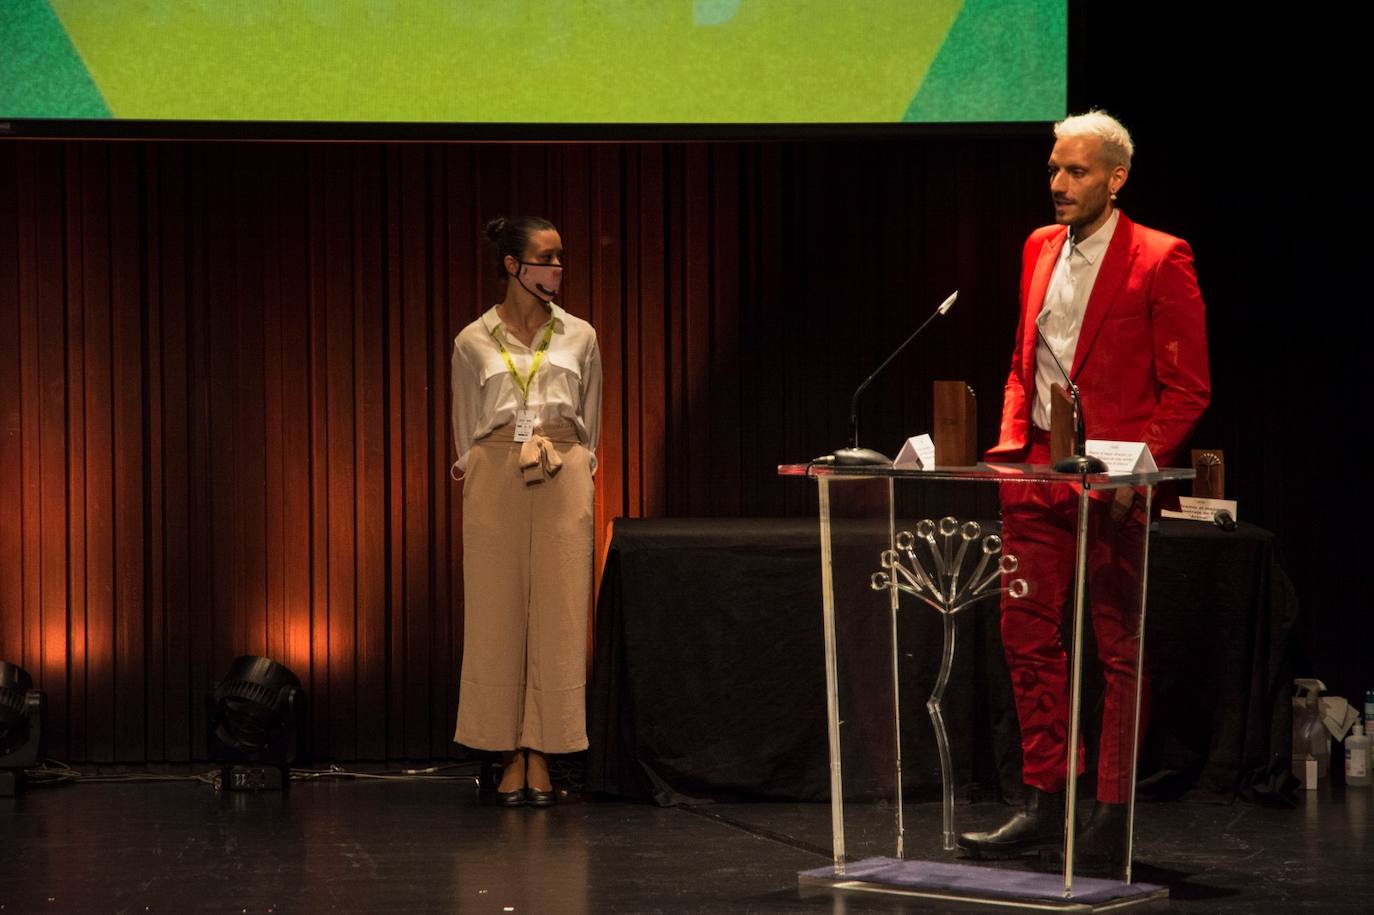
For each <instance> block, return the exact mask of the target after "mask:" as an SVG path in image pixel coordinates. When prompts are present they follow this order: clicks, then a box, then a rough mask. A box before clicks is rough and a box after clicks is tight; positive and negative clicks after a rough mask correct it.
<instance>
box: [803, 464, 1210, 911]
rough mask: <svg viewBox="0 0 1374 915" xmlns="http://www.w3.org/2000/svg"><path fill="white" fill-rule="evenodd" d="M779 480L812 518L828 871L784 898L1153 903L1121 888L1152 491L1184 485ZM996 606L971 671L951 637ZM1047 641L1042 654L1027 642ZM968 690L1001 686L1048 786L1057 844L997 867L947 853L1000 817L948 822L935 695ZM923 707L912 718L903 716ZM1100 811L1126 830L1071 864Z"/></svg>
mask: <svg viewBox="0 0 1374 915" xmlns="http://www.w3.org/2000/svg"><path fill="white" fill-rule="evenodd" d="M778 472H779V474H780V475H783V476H796V477H807V478H810V479H811V480H813V481H814V483H815V485H816V489H817V495H818V502H819V516H820V545H821V555H820V562H821V569H820V571H821V597H822V604H821V607H822V614H823V620H824V641H825V676H826V712H827V721H828V731H829V752H830V797H831V832H832V842H833V846H832V847H833V864H832V865H831V866H830V867H826V868H820V869H817V870H812V871H806V872H803V873H802V874H801V875H800V882H801V884H802V885H803V886H812V887H815V886H822V887H829V888H831V889H842V890H863V891H868V892H886V893H894V894H899V895H902V896H908V897H910V896H916V897H927V898H935V899H943V900H947V901H949V900H963V901H969V902H980V903H991V904H996V905H1004V906H1009V907H1015V908H1041V909H1043V908H1053V909H1061V910H1066V911H1095V910H1105V909H1107V908H1120V907H1123V906H1129V905H1132V904H1135V903H1143V902H1148V901H1151V900H1156V899H1160V898H1163V897H1167V895H1168V891H1167V889H1165V888H1163V887H1158V886H1152V885H1148V884H1136V883H1133V882H1132V874H1131V851H1132V848H1133V836H1134V823H1135V803H1134V790H1133V786H1134V783H1135V774H1136V760H1137V753H1138V747H1139V743H1140V737H1141V733H1140V731H1141V723H1142V719H1143V718H1144V716H1145V712H1146V709H1145V706H1146V704H1147V703H1148V687H1147V685H1146V678H1145V677H1143V676H1141V675H1140V673H1141V672H1142V671H1144V670H1145V669H1146V668H1145V666H1144V663H1145V645H1144V632H1145V594H1146V585H1147V581H1146V567H1147V560H1148V554H1149V518H1150V509H1151V503H1152V501H1153V499H1154V491H1155V486H1156V485H1157V484H1158V483H1160V482H1163V481H1168V480H1186V479H1191V478H1192V477H1193V476H1194V472H1193V471H1192V470H1163V471H1156V472H1151V473H1137V474H1116V475H1112V474H1088V475H1085V476H1079V475H1075V474H1060V473H1055V472H1053V471H1052V470H1050V469H1049V468H1048V467H1040V466H1029V465H999V464H979V465H976V466H972V467H958V468H937V469H933V470H897V469H893V468H889V467H881V466H880V467H828V466H817V465H813V464H788V465H782V466H780V467H779V468H778ZM1018 554H1020V555H1018ZM1004 601H1006V602H1010V603H1011V604H1012V605H1014V607H1015V609H1014V610H1013V611H1012V617H1011V621H1012V623H1013V628H1012V631H1011V633H1010V638H1009V639H1008V642H1010V643H1014V644H1016V645H1017V646H1018V648H1017V651H1016V661H1015V663H1014V664H1011V662H1007V663H1008V664H1010V667H1005V666H1004V667H1002V668H1001V669H1000V670H996V671H986V670H984V671H978V670H976V669H975V668H976V665H974V664H973V663H972V659H968V658H964V657H962V656H961V655H960V654H959V653H958V652H957V651H956V647H957V645H956V643H957V642H958V641H959V634H960V633H961V632H965V633H970V632H972V631H973V630H972V629H971V628H970V626H969V623H970V622H971V621H972V619H973V617H974V615H975V614H992V615H993V619H997V618H998V616H997V615H998V614H999V612H1000V610H999V608H1000V606H1001V605H1002V604H1003V602H1004ZM1007 623H1008V621H1007V620H1006V619H1002V626H1003V635H1007V632H1008V630H1007V628H1006V626H1007ZM1027 632H1028V633H1033V634H1036V635H1037V636H1044V635H1045V634H1046V633H1047V632H1048V633H1050V634H1051V637H1049V638H1047V639H1040V638H1023V637H1022V636H1023V633H1027ZM1089 640H1091V647H1090V645H1089ZM1044 641H1049V642H1051V643H1053V644H1052V645H1051V646H1050V647H1049V648H1048V649H1044V648H1043V646H1042V647H1040V648H1036V647H1028V645H1041V643H1042V642H1044ZM1059 645H1062V647H1063V654H1064V662H1065V663H1064V664H1063V665H1062V666H1059V665H1057V664H1056V663H1054V657H1053V655H1054V652H1055V651H1057V650H1058V646H1059ZM1047 654H1048V655H1049V663H1046V655H1047ZM1055 670H1062V671H1063V676H1059V675H1057V674H1055ZM973 676H981V677H986V678H987V679H988V681H989V683H991V682H992V681H993V680H995V679H996V677H998V676H1000V677H1001V678H1003V679H1002V683H1003V684H1008V683H1009V684H1010V685H1011V692H1012V695H1013V696H1014V697H1015V701H1016V702H1017V703H1018V704H1021V705H1022V708H1021V710H1022V717H1023V718H1025V717H1026V716H1027V715H1029V716H1030V717H1029V718H1028V720H1030V721H1033V722H1035V724H1034V727H1033V728H1031V729H1028V730H1030V731H1032V732H1033V736H1032V740H1031V742H1032V745H1033V746H1034V747H1035V748H1036V749H1035V753H1034V757H1035V761H1036V765H1038V766H1039V767H1040V768H1041V769H1042V770H1044V771H1051V772H1053V773H1055V775H1054V778H1059V777H1060V776H1059V774H1058V773H1060V772H1062V773H1063V775H1062V780H1063V782H1064V797H1065V815H1064V838H1063V844H1062V847H1059V846H1058V845H1057V844H1056V845H1055V847H1053V848H1050V849H1040V850H1037V852H1036V853H1035V854H1034V855H1033V856H1029V857H1027V856H1011V857H1010V858H1008V859H1007V860H986V859H984V858H981V857H975V858H970V857H969V856H968V852H967V851H965V850H961V849H959V848H958V846H957V844H956V838H957V836H958V834H959V833H961V832H967V831H974V830H987V829H992V828H995V827H996V826H997V825H999V824H1000V822H1001V821H1003V820H1005V819H1006V818H1007V817H1009V816H1010V815H1011V813H1013V812H1014V809H1013V808H1010V807H1002V808H1001V809H998V810H995V811H988V810H986V809H984V810H982V811H981V812H980V813H979V814H978V815H977V816H973V817H972V820H973V821H970V822H956V807H955V803H954V800H955V794H956V790H957V789H958V787H959V786H961V785H966V784H969V783H971V782H972V781H973V777H972V772H971V762H972V760H971V759H970V758H969V757H970V750H969V746H970V745H971V744H972V741H971V740H970V739H969V735H967V734H964V735H962V736H963V737H964V738H965V739H963V740H956V741H954V742H951V740H950V736H949V733H948V732H947V719H946V716H947V714H948V712H949V710H948V709H947V708H946V707H945V699H946V690H947V687H948V686H949V685H950V683H951V680H952V679H953V681H954V682H955V683H956V684H959V683H960V679H961V678H968V677H973ZM1085 688H1086V692H1085ZM1003 689H1005V686H1003ZM964 692H965V693H967V692H968V690H965V691H964ZM922 701H923V702H924V704H925V707H926V713H927V715H926V716H912V715H910V713H909V709H910V708H911V707H913V706H914V705H915V704H917V703H918V702H922ZM964 704H965V705H967V704H968V703H967V701H965V703H964ZM956 712H957V713H956V715H955V718H956V719H959V720H962V721H963V722H965V724H967V723H969V722H972V721H976V720H977V718H978V711H977V710H976V709H974V710H970V709H968V708H961V709H958V710H956ZM920 718H928V721H923V720H918V719H920ZM1104 734H1105V735H1106V737H1105V739H1104V737H1103V735H1104ZM958 736H960V735H959V733H958V732H957V731H956V737H958ZM1069 747H1078V753H1070V752H1068V749H1067V748H1069ZM1056 748H1057V750H1056ZM1056 752H1057V754H1058V756H1055V753H1056ZM1047 753H1048V756H1047ZM1047 759H1049V760H1050V762H1047V761H1046V760H1047ZM1075 762H1076V764H1075ZM1061 766H1062V768H1060V767H1061ZM1027 771H1029V767H1028V769H1027ZM937 783H938V786H939V795H940V799H941V818H940V824H939V828H938V829H934V828H923V829H922V830H919V831H917V830H912V831H909V830H908V828H907V827H908V824H907V810H906V807H907V804H908V801H909V800H910V798H911V797H912V796H913V795H921V791H920V788H919V786H920V785H922V784H924V785H928V786H933V785H935V784H937ZM932 790H933V788H932ZM1090 794H1091V795H1092V804H1091V805H1090V804H1089V797H1088V795H1090ZM921 796H924V795H921ZM1102 798H1105V799H1106V800H1107V801H1108V802H1109V803H1120V804H1123V805H1124V809H1125V828H1124V834H1120V832H1119V830H1118V831H1117V832H1116V833H1107V834H1114V835H1120V844H1119V845H1118V844H1115V843H1110V842H1109V843H1108V844H1107V846H1106V848H1105V849H1104V846H1103V844H1102V843H1101V842H1100V841H1092V842H1090V843H1089V845H1087V846H1084V848H1083V849H1082V850H1081V854H1078V852H1080V849H1078V848H1077V847H1076V842H1077V838H1078V836H1079V834H1080V833H1081V832H1082V831H1083V829H1084V826H1083V817H1084V816H1085V815H1089V812H1090V807H1091V806H1093V805H1096V803H1097V801H1098V799H1102ZM985 806H986V805H985ZM1104 809H1107V810H1110V809H1112V808H1104ZM1120 809H1121V808H1120V807H1117V808H1115V810H1116V811H1120ZM964 812H966V813H967V812H968V809H967V808H965V809H964ZM979 816H981V819H978V817H979ZM990 817H991V819H990ZM1092 838H1093V839H1097V838H1099V837H1098V836H1094V837H1092Z"/></svg>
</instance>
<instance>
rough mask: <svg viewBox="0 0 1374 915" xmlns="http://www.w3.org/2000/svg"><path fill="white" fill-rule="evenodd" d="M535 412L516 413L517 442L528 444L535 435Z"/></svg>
mask: <svg viewBox="0 0 1374 915" xmlns="http://www.w3.org/2000/svg"><path fill="white" fill-rule="evenodd" d="M535 418H536V417H535V412H534V411H533V410H516V411H515V440H516V441H517V442H527V441H529V440H530V438H531V437H532V436H533V435H534V423H535Z"/></svg>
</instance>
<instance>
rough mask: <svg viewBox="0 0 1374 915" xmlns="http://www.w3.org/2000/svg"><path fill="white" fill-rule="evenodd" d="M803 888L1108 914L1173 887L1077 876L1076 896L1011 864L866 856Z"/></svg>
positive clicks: (1052, 877) (826, 870)
mask: <svg viewBox="0 0 1374 915" xmlns="http://www.w3.org/2000/svg"><path fill="white" fill-rule="evenodd" d="M797 883H798V884H799V885H800V886H801V887H803V888H825V889H829V890H838V891H842V892H846V893H848V892H861V893H881V894H884V895H889V896H902V897H908V898H917V899H938V900H940V901H942V902H946V903H976V904H978V905H984V906H986V905H992V906H999V907H1003V908H1008V909H1036V910H1039V911H1046V910H1051V911H1056V912H1106V911H1109V910H1112V911H1115V910H1118V909H1122V908H1126V907H1129V906H1135V905H1144V904H1146V903H1149V902H1154V901H1157V900H1160V899H1167V898H1169V889H1168V887H1163V886H1157V885H1155V884H1152V883H1121V882H1119V881H1116V880H1101V879H1097V878H1093V877H1075V878H1074V881H1073V895H1071V896H1065V895H1064V878H1063V877H1062V876H1061V875H1059V874H1039V873H1034V872H1031V871H1023V870H1015V869H1012V868H996V867H980V866H978V865H973V864H963V863H956V862H944V861H901V860H898V859H897V858H865V859H864V860H862V861H856V862H854V863H852V864H847V865H846V866H845V872H844V873H843V874H836V873H835V870H834V868H833V867H818V868H816V869H814V870H809V871H802V872H801V873H800V874H798V875H797Z"/></svg>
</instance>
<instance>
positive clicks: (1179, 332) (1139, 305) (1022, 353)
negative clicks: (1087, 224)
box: [987, 213, 1211, 467]
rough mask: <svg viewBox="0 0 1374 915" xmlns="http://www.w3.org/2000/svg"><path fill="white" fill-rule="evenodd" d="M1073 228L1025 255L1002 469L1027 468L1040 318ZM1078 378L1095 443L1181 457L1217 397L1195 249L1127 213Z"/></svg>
mask: <svg viewBox="0 0 1374 915" xmlns="http://www.w3.org/2000/svg"><path fill="white" fill-rule="evenodd" d="M1067 237H1068V230H1067V229H1066V228H1065V227H1064V226H1057V225H1056V226H1045V227H1043V228H1040V229H1036V230H1035V231H1034V232H1032V233H1031V235H1030V238H1028V239H1026V247H1025V250H1024V251H1023V252H1022V254H1021V321H1020V323H1019V325H1018V326H1017V329H1016V351H1015V352H1014V353H1013V354H1012V357H1011V373H1010V375H1008V377H1007V388H1006V393H1005V395H1004V396H1003V399H1002V429H1001V433H1000V435H999V436H998V442H997V445H996V447H994V448H993V449H992V450H991V451H989V452H988V455H987V457H988V460H992V461H1012V462H1016V461H1024V460H1025V457H1026V453H1027V449H1028V445H1029V436H1030V428H1031V399H1032V398H1033V397H1034V392H1035V347H1036V342H1037V338H1036V333H1035V319H1036V317H1037V316H1038V315H1039V314H1040V309H1041V307H1042V306H1043V305H1044V302H1045V290H1046V288H1047V287H1048V286H1049V283H1050V274H1051V273H1052V272H1053V270H1054V263H1055V259H1056V258H1058V257H1059V253H1060V251H1061V250H1062V249H1063V246H1064V240H1065V239H1066V238H1067ZM1069 373H1070V374H1071V375H1072V376H1073V379H1074V381H1075V382H1077V384H1078V388H1079V390H1080V392H1081V393H1082V398H1083V420H1084V424H1085V426H1086V428H1087V433H1088V438H1097V439H1109V440H1114V441H1128V442H1145V443H1146V444H1147V445H1149V446H1150V453H1151V454H1152V455H1153V456H1154V459H1155V463H1157V464H1158V465H1159V466H1160V467H1169V466H1176V461H1177V460H1178V458H1179V452H1180V451H1181V450H1182V448H1183V445H1184V443H1185V442H1186V441H1187V439H1188V435H1189V434H1190V433H1191V432H1192V431H1193V427H1194V426H1195V425H1197V421H1198V418H1199V417H1201V416H1202V412H1203V410H1205V409H1206V408H1207V402H1208V400H1209V399H1210V398H1211V382H1210V375H1209V372H1208V367H1207V321H1206V313H1205V310H1204V307H1203V304H1202V294H1201V293H1200V292H1199V291H1198V287H1197V274H1196V273H1194V271H1193V252H1192V249H1191V248H1189V247H1188V243H1187V242H1185V241H1183V240H1182V239H1179V238H1174V237H1173V236H1171V235H1165V234H1164V233H1163V232H1156V231H1155V230H1154V229H1147V228H1146V227H1144V226H1138V225H1136V224H1135V223H1133V222H1131V221H1130V220H1129V219H1127V218H1126V214H1125V213H1122V214H1121V215H1120V217H1119V218H1118V220H1117V225H1116V232H1115V233H1114V234H1113V235H1112V240H1111V243H1110V244H1109V245H1108V246H1107V251H1106V253H1105V254H1104V255H1103V260H1102V266H1101V267H1100V268H1099V270H1098V274H1097V281H1096V282H1095V283H1094V284H1093V291H1092V295H1091V296H1090V297H1089V299H1088V307H1087V310H1086V311H1085V312H1084V314H1083V326H1082V330H1081V332H1080V333H1079V335H1078V348H1077V349H1075V350H1074V356H1073V366H1072V367H1071V368H1070V369H1069Z"/></svg>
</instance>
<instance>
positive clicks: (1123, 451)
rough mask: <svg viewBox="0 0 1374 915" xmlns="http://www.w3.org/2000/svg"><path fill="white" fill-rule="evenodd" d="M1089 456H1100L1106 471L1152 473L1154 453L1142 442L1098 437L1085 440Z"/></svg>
mask: <svg viewBox="0 0 1374 915" xmlns="http://www.w3.org/2000/svg"><path fill="white" fill-rule="evenodd" d="M1087 452H1088V454H1089V455H1090V456H1092V457H1095V458H1101V459H1102V462H1103V463H1104V464H1106V465H1107V472H1108V473H1154V472H1155V471H1157V470H1159V468H1158V467H1156V466H1155V459H1154V455H1152V454H1150V449H1149V448H1148V447H1146V445H1145V443H1144V442H1109V441H1106V440H1104V439H1100V438H1090V439H1088V441H1087Z"/></svg>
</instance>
